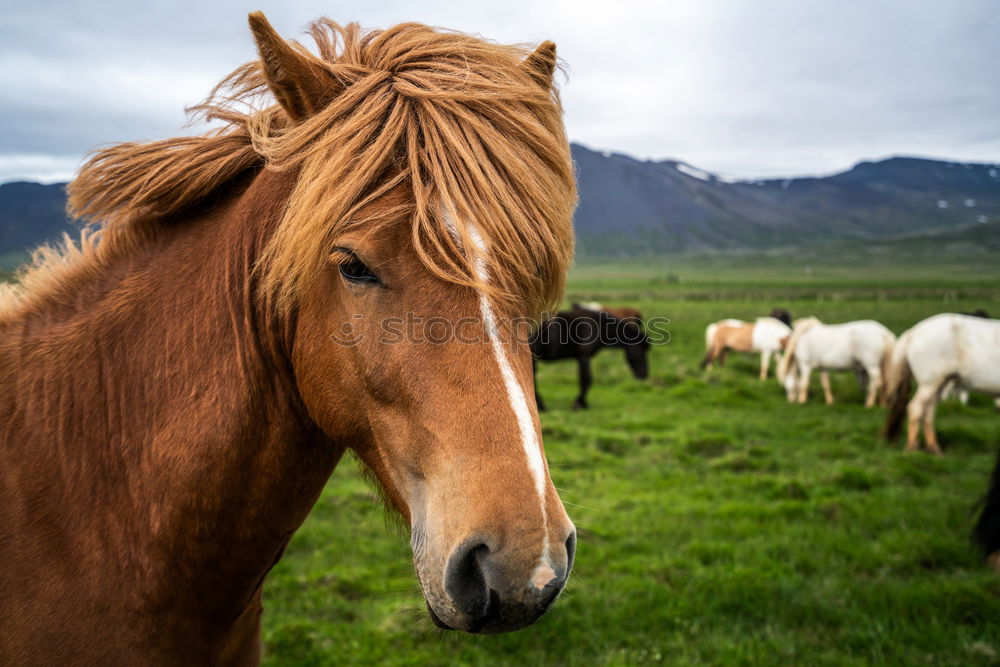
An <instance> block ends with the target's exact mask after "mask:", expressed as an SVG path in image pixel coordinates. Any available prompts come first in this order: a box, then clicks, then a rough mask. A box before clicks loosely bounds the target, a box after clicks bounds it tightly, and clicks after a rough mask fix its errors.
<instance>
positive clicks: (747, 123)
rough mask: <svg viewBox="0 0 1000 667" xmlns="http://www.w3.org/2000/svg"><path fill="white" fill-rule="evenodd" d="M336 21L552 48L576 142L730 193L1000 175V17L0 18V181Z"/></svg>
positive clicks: (136, 131)
mask: <svg viewBox="0 0 1000 667" xmlns="http://www.w3.org/2000/svg"><path fill="white" fill-rule="evenodd" d="M253 9H263V10H264V11H265V13H267V14H268V16H269V18H270V19H271V21H272V23H274V25H275V26H276V27H277V28H278V30H279V31H280V32H282V34H284V35H285V36H286V37H301V36H302V30H303V28H304V26H305V25H306V23H308V21H310V20H311V19H313V18H316V17H319V16H322V15H326V16H329V17H330V18H333V19H335V20H337V21H341V22H347V21H352V20H356V21H359V22H360V23H361V24H362V25H364V26H366V27H385V26H388V25H391V24H393V23H396V22H399V21H403V20H416V21H422V22H424V23H430V24H433V25H440V26H444V27H448V28H454V29H459V30H463V31H466V32H473V33H478V34H481V35H483V36H486V37H489V38H492V39H496V40H499V41H505V42H537V41H540V40H542V39H553V40H554V41H555V42H556V44H557V45H558V49H559V54H560V56H561V57H562V58H563V59H564V60H565V62H566V65H567V67H568V78H567V80H566V81H564V83H563V102H564V105H565V108H566V122H567V126H568V128H569V134H570V138H571V139H572V140H574V141H577V142H580V143H583V144H585V145H587V146H590V147H592V148H597V149H603V150H615V151H620V152H624V153H628V154H631V155H635V156H637V157H640V158H657V159H659V158H678V159H681V160H684V161H686V162H688V163H690V164H692V165H695V166H698V167H701V168H704V169H707V170H709V171H714V172H717V173H722V174H726V175H732V176H743V177H758V176H786V175H798V174H819V173H830V172H834V171H838V170H842V169H846V168H848V167H850V166H851V165H852V164H854V163H855V162H857V161H859V160H862V159H873V158H879V157H884V156H888V155H891V154H906V155H924V156H932V157H941V158H948V159H955V160H968V161H985V162H996V161H1000V75H998V71H997V66H998V63H1000V37H998V36H1000V3H998V2H997V1H996V0H939V1H937V2H933V1H930V0H928V1H923V0H808V1H806V0H657V1H651V2H641V1H635V0H605V1H603V2H600V3H596V2H585V1H581V0H554V1H545V0H492V1H491V2H483V3H478V2H473V1H471V0H467V1H465V2H456V1H448V2H445V1H442V0H420V1H419V2H415V1H414V0H408V1H406V2H404V1H401V0H367V1H362V0H339V1H337V0H334V1H328V2H315V1H313V0H284V1H282V2H272V1H270V0H269V1H265V2H251V3H249V4H248V3H244V2H235V1H230V0H222V1H204V0H203V1H201V2H191V1H190V0H169V1H164V0H150V1H149V2H146V3H140V2H136V1H135V0H127V1H125V0H92V1H89V2H82V1H80V0H74V1H72V2H64V1H62V0H45V1H38V0H35V1H33V2H26V1H24V0H0V182H4V181H10V180H16V179H22V178H28V179H34V180H50V181H51V180H64V179H67V178H69V177H70V176H71V175H72V172H73V170H74V169H75V168H76V166H77V165H78V163H79V161H80V158H81V157H82V156H83V154H84V153H85V152H86V151H87V150H88V149H90V148H93V147H94V146H97V145H99V144H102V143H108V142H115V141H125V140H137V139H157V138H161V137H166V136H171V135H176V134H179V133H181V132H191V131H193V130H190V129H187V130H184V129H182V125H183V124H184V122H185V116H184V112H183V108H184V106H185V105H189V104H192V103H195V102H197V101H199V100H200V99H202V98H203V97H204V96H205V94H206V93H207V92H208V91H209V89H210V88H211V87H212V86H213V85H214V84H215V83H216V82H217V81H218V80H219V79H220V78H222V76H223V75H225V74H227V73H228V72H229V71H231V70H232V69H234V68H235V67H236V66H237V65H238V64H240V63H243V62H245V61H247V60H250V59H252V58H254V57H255V53H254V50H253V45H252V43H251V41H250V38H249V33H248V30H247V28H246V14H247V12H248V11H250V10H253Z"/></svg>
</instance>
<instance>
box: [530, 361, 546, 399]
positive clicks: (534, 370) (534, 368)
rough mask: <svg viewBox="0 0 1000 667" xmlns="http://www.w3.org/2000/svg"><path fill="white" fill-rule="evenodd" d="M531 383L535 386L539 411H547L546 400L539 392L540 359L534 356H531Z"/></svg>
mask: <svg viewBox="0 0 1000 667" xmlns="http://www.w3.org/2000/svg"><path fill="white" fill-rule="evenodd" d="M531 384H532V386H534V388H535V405H537V406H538V411H539V412H545V401H543V400H542V395H541V394H539V393H538V360H537V359H535V358H534V357H532V358H531Z"/></svg>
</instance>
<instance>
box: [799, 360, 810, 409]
mask: <svg viewBox="0 0 1000 667" xmlns="http://www.w3.org/2000/svg"><path fill="white" fill-rule="evenodd" d="M810 373H812V368H810V367H809V366H805V367H801V366H800V367H799V376H800V377H799V403H805V402H806V400H807V399H808V398H809V374H810Z"/></svg>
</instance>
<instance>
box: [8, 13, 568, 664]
mask: <svg viewBox="0 0 1000 667" xmlns="http://www.w3.org/2000/svg"><path fill="white" fill-rule="evenodd" d="M250 26H251V29H252V32H253V35H254V38H255V40H256V44H257V47H258V50H259V53H260V60H259V61H257V62H253V63H249V64H247V65H245V66H243V67H242V68H240V69H238V70H237V71H236V72H234V73H233V74H232V75H231V76H230V77H229V78H228V79H227V80H226V81H224V82H223V84H222V85H221V86H220V88H218V89H217V90H216V92H215V93H213V97H211V98H209V100H208V101H207V102H206V103H205V104H203V105H202V106H201V107H199V108H200V110H201V111H202V112H203V113H204V114H205V115H206V116H207V117H209V118H212V119H215V120H217V121H221V127H219V129H216V130H215V131H213V132H211V133H209V134H207V135H204V136H200V137H184V138H178V139H169V140H165V141H160V142H154V143H149V144H123V145H119V146H114V147H110V148H107V149H104V150H101V151H100V152H98V153H97V154H96V155H95V156H94V157H93V158H92V159H91V160H90V161H89V163H87V164H86V165H85V166H84V167H83V168H82V170H81V172H80V174H79V176H78V177H77V179H76V180H75V181H74V182H73V183H72V184H71V185H70V207H71V212H73V213H74V214H76V215H78V216H83V217H87V218H90V219H95V220H101V221H103V223H104V224H103V227H102V228H101V229H100V230H99V231H97V232H88V233H85V234H84V236H83V238H82V240H81V242H80V243H79V244H69V243H68V244H67V247H66V248H64V249H63V250H62V251H59V252H56V251H53V250H43V251H41V253H40V255H39V257H38V258H37V259H36V262H35V265H34V267H33V268H30V269H29V270H28V272H27V273H26V274H24V275H23V276H22V281H21V285H20V287H18V288H16V289H15V290H14V291H13V293H7V294H5V295H4V303H3V305H2V311H0V387H2V388H3V391H2V393H0V422H2V423H3V429H2V431H0V454H2V464H0V525H2V526H3V528H2V532H0V535H2V537H0V664H4V665H23V664H46V665H48V664H70V663H72V664H105V665H108V664H114V665H129V664H131V665H138V664H182V663H187V664H209V663H213V664H215V663H223V664H246V663H255V662H257V661H258V659H259V652H260V639H259V634H260V632H259V626H260V618H261V612H262V609H261V587H262V584H263V581H264V578H265V576H266V575H267V573H268V571H269V570H270V569H271V567H272V566H273V565H274V564H275V563H276V562H277V560H278V559H279V558H280V557H281V554H282V550H283V549H284V548H285V545H286V544H287V543H288V541H289V539H290V538H291V536H292V534H293V533H294V532H295V530H296V529H297V528H298V527H299V525H301V523H302V522H303V520H304V519H305V518H306V515H307V514H308V512H309V510H310V508H311V507H312V505H313V504H314V502H315V501H316V499H317V497H318V496H319V494H320V491H321V490H322V488H323V485H324V483H325V482H326V480H327V478H328V477H329V475H330V473H331V471H332V470H333V468H334V466H335V465H336V464H337V461H338V460H339V459H340V458H341V456H342V455H343V454H344V452H345V451H346V450H348V449H351V450H353V451H354V452H355V453H356V454H357V455H358V457H359V458H360V459H361V461H362V462H363V463H364V464H366V465H367V466H368V467H369V468H370V469H371V471H372V473H373V476H374V477H375V478H376V479H377V480H378V483H379V485H380V486H381V488H382V489H383V491H384V493H385V496H386V498H387V499H388V501H389V503H391V505H392V506H394V507H395V509H396V510H398V511H399V512H400V513H401V514H402V516H403V518H404V519H405V521H406V522H407V523H408V525H409V527H410V529H411V535H412V540H411V541H412V547H413V560H414V565H415V569H416V573H417V575H418V578H419V580H420V584H421V587H422V589H423V593H424V596H425V598H426V601H427V605H428V608H429V610H430V614H431V616H432V618H433V619H434V620H435V621H436V622H437V623H438V624H439V625H440V626H442V627H445V628H454V629H459V630H465V631H469V632H479V633H493V632H505V631H509V630H516V629H518V628H522V627H524V626H526V625H529V624H530V623H532V622H533V621H535V620H536V619H537V618H539V616H540V615H541V614H542V613H544V612H545V610H546V609H547V608H548V607H549V606H550V604H551V603H552V602H553V600H554V599H555V597H556V596H557V595H558V593H559V592H560V590H561V589H562V588H563V585H564V583H565V582H566V578H567V576H568V574H569V571H570V568H571V567H572V563H573V554H574V547H575V539H576V538H575V530H574V527H573V524H572V523H571V522H570V520H569V518H568V517H567V515H566V512H565V510H564V509H563V505H562V503H561V501H560V500H559V497H558V495H557V493H556V490H555V488H554V487H553V485H552V482H551V481H550V479H549V474H548V469H547V466H546V462H545V455H544V452H543V450H542V445H541V433H540V428H539V422H538V415H537V412H536V410H535V406H534V403H533V401H531V393H530V392H531V386H532V384H531V382H532V379H531V351H530V349H529V346H528V345H527V344H526V342H525V341H518V340H517V339H516V338H515V337H512V336H510V335H509V329H510V328H511V325H510V324H509V323H510V322H511V321H513V320H514V319H515V318H523V317H536V318H537V317H538V314H539V313H540V312H541V311H542V310H544V309H547V308H550V307H552V306H553V305H554V304H556V303H558V302H559V299H560V297H561V292H562V289H563V287H564V281H565V275H566V270H567V267H568V264H569V261H570V259H571V256H572V225H571V219H572V211H573V207H574V206H575V202H576V192H575V186H574V179H573V167H572V162H571V159H570V153H569V145H568V142H567V140H566V136H565V133H564V130H563V124H562V114H561V109H560V105H559V101H558V96H557V94H556V90H555V88H554V86H553V81H552V79H553V73H554V69H555V67H556V56H555V48H554V46H553V45H552V43H551V42H545V43H543V44H542V45H541V46H540V47H539V48H538V49H537V50H535V51H534V52H529V51H526V50H523V49H522V48H520V47H508V46H501V45H497V44H494V43H491V42H486V41H484V40H481V39H478V38H474V37H470V36H466V35H462V34H458V33H454V32H444V31H436V30H433V29H431V28H428V27H426V26H422V25H418V24H403V25H398V26H395V27H393V28H390V29H388V30H385V31H374V32H368V33H364V32H362V31H361V30H360V29H359V28H358V26H357V25H354V24H351V25H348V26H346V27H343V26H340V25H338V24H336V23H333V22H331V21H329V20H326V19H323V20H320V21H318V22H316V23H314V24H313V25H312V28H311V33H312V35H313V37H314V39H315V41H316V43H317V48H318V53H319V55H313V54H312V53H311V52H310V51H308V50H307V49H306V48H305V47H303V46H301V45H299V44H297V43H293V42H287V41H285V40H284V39H282V38H281V37H279V36H278V35H277V34H276V33H275V32H274V30H273V29H272V28H271V26H270V25H269V24H268V22H267V21H266V19H265V18H264V17H263V15H262V14H259V13H254V14H251V16H250ZM272 97H273V100H274V102H273V103H271V102H269V100H270V99H271V98H272ZM255 104H260V106H259V107H256V108H255V107H253V106H251V105H255ZM403 316H413V317H414V318H423V319H424V320H425V321H426V319H427V318H432V317H433V318H438V319H441V318H444V319H446V320H449V321H461V322H464V323H465V324H466V325H467V326H466V329H465V331H464V332H463V336H462V337H461V340H459V339H458V338H457V337H453V338H450V339H449V340H447V341H444V342H440V343H439V344H434V345H431V344H420V343H419V342H417V341H416V340H404V341H397V340H390V339H387V338H386V337H385V336H384V335H383V334H384V333H385V323H386V322H387V321H389V320H392V319H393V318H400V317H403ZM473 334H474V335H473ZM473 339H474V340H473ZM508 339H509V340H508ZM331 565H332V564H331Z"/></svg>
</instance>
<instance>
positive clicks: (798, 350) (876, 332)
mask: <svg viewBox="0 0 1000 667" xmlns="http://www.w3.org/2000/svg"><path fill="white" fill-rule="evenodd" d="M895 342H896V337H895V336H894V335H893V333H892V332H891V331H889V330H888V329H887V328H885V327H884V326H883V325H881V324H879V323H878V322H875V321H874V320H859V321H857V322H845V323H843V324H823V323H822V322H820V321H819V320H818V319H816V318H815V317H807V318H805V319H801V320H796V321H795V328H794V330H793V332H792V336H791V338H790V339H789V340H788V342H787V344H786V345H785V356H784V358H783V359H782V360H781V362H780V363H779V364H778V381H779V382H780V383H781V384H782V385H783V386H784V388H785V396H786V397H787V398H788V402H789V403H796V402H797V403H805V402H806V398H807V397H808V395H809V375H810V373H812V371H813V370H817V369H818V370H819V371H820V382H821V384H822V385H823V395H824V397H825V398H826V403H827V405H833V392H832V391H831V390H830V375H829V373H828V371H831V370H835V371H842V370H851V369H853V368H854V367H855V366H856V365H860V366H862V367H863V368H864V369H865V370H866V371H867V372H868V378H869V380H868V395H867V396H866V397H865V407H866V408H870V407H872V406H873V405H875V401H876V400H878V398H879V397H880V395H881V393H882V388H883V384H884V383H883V377H884V375H885V373H884V370H883V369H884V368H885V367H886V365H887V364H888V362H889V358H890V355H891V354H892V349H893V345H894V344H895Z"/></svg>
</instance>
